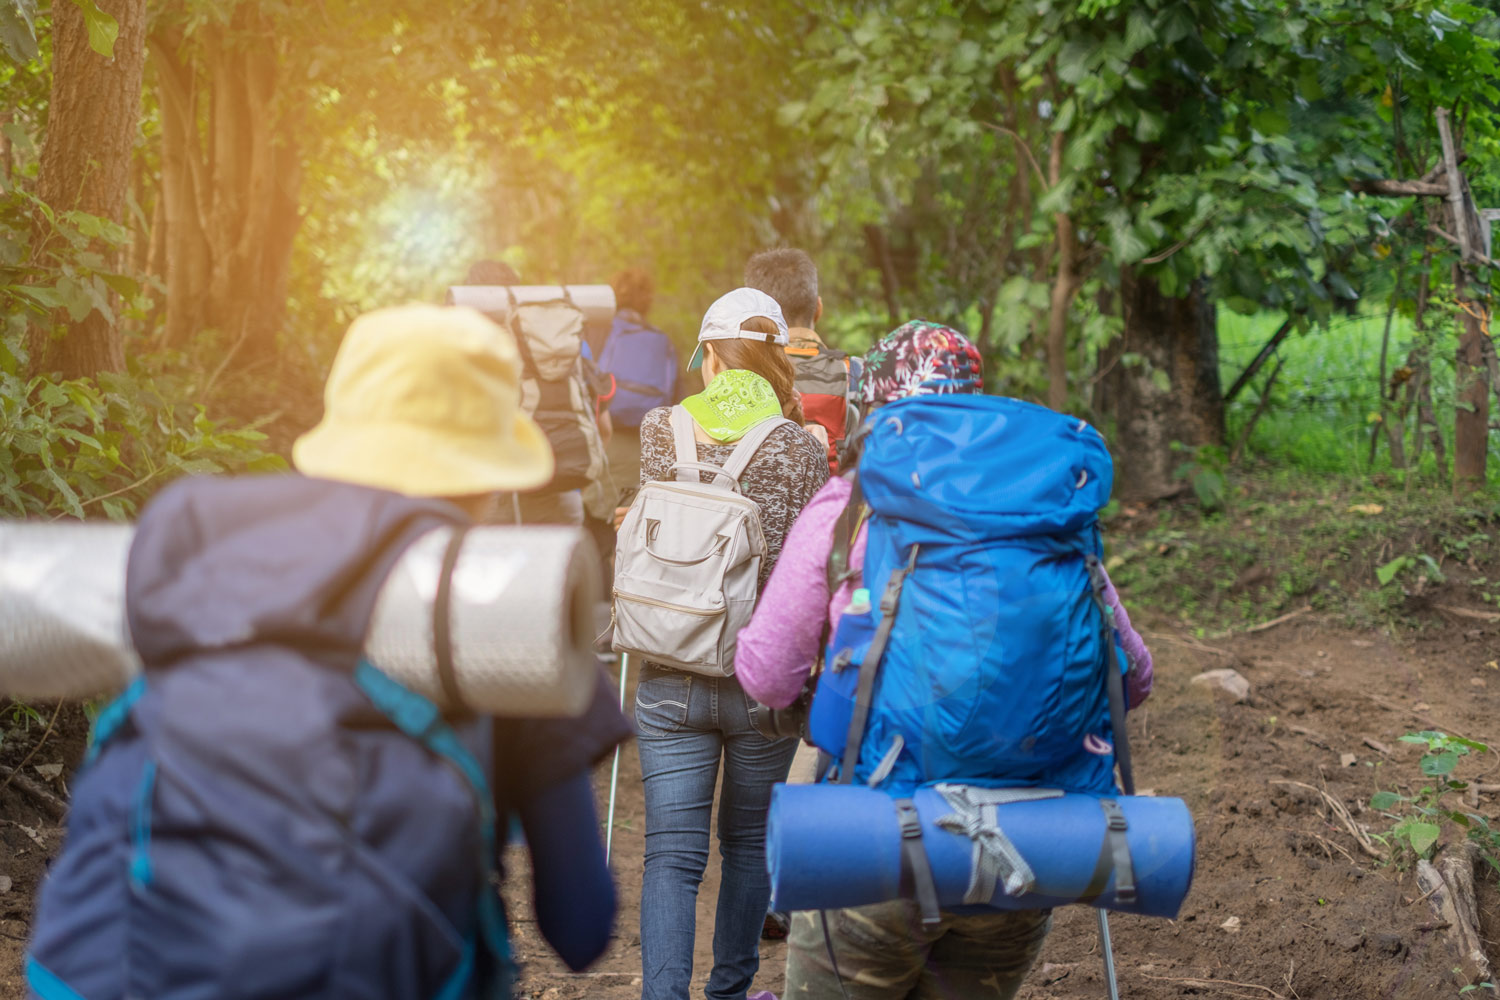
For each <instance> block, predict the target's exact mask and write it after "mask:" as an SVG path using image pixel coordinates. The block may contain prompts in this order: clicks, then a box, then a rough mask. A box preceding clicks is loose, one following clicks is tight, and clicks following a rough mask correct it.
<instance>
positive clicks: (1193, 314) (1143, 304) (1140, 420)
mask: <svg viewBox="0 0 1500 1000" xmlns="http://www.w3.org/2000/svg"><path fill="white" fill-rule="evenodd" d="M1120 300H1121V305H1122V308H1123V311H1124V320H1125V331H1124V334H1123V335H1122V337H1121V341H1120V346H1119V351H1120V353H1122V354H1123V353H1133V354H1138V355H1140V356H1141V358H1142V359H1143V363H1142V364H1139V365H1135V366H1133V367H1129V368H1127V367H1125V366H1124V365H1122V364H1117V365H1115V366H1114V367H1113V369H1112V370H1111V371H1110V373H1109V379H1110V380H1111V381H1112V383H1113V385H1112V386H1111V389H1110V391H1109V392H1108V394H1107V398H1108V400H1109V406H1110V408H1111V409H1112V410H1113V413H1114V417H1115V441H1114V445H1115V459H1116V463H1117V467H1118V479H1117V481H1118V483H1119V484H1120V496H1122V497H1124V498H1126V499H1131V500H1152V499H1158V498H1161V497H1165V496H1170V495H1171V494H1173V493H1175V492H1176V491H1177V489H1178V487H1179V482H1178V477H1177V467H1178V466H1179V465H1180V464H1181V463H1182V462H1183V461H1184V460H1185V458H1186V457H1187V456H1184V455H1183V454H1179V453H1178V452H1175V451H1174V450H1173V448H1172V444H1173V442H1180V443H1181V445H1182V446H1183V447H1185V448H1187V449H1189V450H1191V449H1195V448H1198V447H1201V446H1203V445H1222V444H1223V443H1224V402H1223V390H1222V389H1221V388H1220V383H1219V346H1218V331H1217V329H1216V326H1215V323H1216V318H1217V316H1216V312H1215V309H1214V304H1213V301H1212V300H1211V299H1210V298H1209V297H1208V295H1207V290H1206V289H1205V288H1204V287H1203V286H1202V284H1201V283H1200V284H1198V285H1195V286H1194V288H1193V290H1192V291H1191V293H1190V294H1189V295H1188V296H1187V297H1186V298H1180V299H1174V298H1168V297H1166V296H1165V295H1163V294H1162V293H1161V288H1160V286H1158V285H1157V283H1156V280H1155V279H1154V278H1149V277H1141V276H1139V275H1137V274H1135V273H1134V272H1133V271H1129V272H1127V273H1126V274H1125V275H1124V276H1123V281H1122V285H1121V294H1120ZM1163 375H1165V377H1166V378H1165V380H1163V378H1162V376H1163ZM1163 382H1165V384H1162V383H1163Z"/></svg>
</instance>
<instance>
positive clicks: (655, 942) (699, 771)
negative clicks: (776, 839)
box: [635, 288, 828, 1000]
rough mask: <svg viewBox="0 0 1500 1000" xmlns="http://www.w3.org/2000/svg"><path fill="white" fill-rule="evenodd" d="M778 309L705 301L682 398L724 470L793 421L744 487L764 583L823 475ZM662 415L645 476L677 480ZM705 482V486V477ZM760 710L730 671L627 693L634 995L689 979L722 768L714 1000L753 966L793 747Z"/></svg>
mask: <svg viewBox="0 0 1500 1000" xmlns="http://www.w3.org/2000/svg"><path fill="white" fill-rule="evenodd" d="M786 343H787V326H786V321H785V320H784V319H783V318H782V314H781V307H780V306H779V305H777V304H776V300H774V299H772V298H771V297H770V296H769V295H766V294H765V293H764V292H760V291H756V290H755V289H751V288H739V289H736V290H734V291H732V292H730V293H729V294H727V295H725V296H723V297H722V298H720V299H719V300H718V301H717V302H715V303H714V304H713V305H712V306H710V307H709V310H708V312H707V314H705V315H704V317H703V325H702V327H701V329H700V331H699V333H698V350H697V351H696V352H695V353H694V355H693V360H692V362H691V363H690V365H689V367H690V368H699V367H700V366H701V368H702V371H703V382H704V391H703V392H702V393H701V394H699V395H697V396H693V397H689V398H688V399H687V400H684V402H683V406H684V408H685V409H686V410H687V411H688V412H689V413H690V414H691V415H692V416H693V420H694V436H695V439H696V443H697V460H698V461H699V462H703V463H707V464H712V465H716V466H722V465H723V464H724V463H725V462H727V461H728V460H729V456H730V454H731V453H732V452H733V451H734V442H736V441H738V440H739V439H740V438H742V437H744V436H745V434H746V433H747V432H748V431H749V430H750V429H751V428H752V427H754V426H755V425H756V424H757V423H759V422H760V421H762V420H767V419H772V418H775V417H778V416H786V417H787V418H789V419H790V420H791V421H793V423H792V424H787V425H783V426H781V427H778V428H776V429H775V430H773V431H772V432H771V434H770V435H769V436H768V437H767V438H766V440H765V443H764V444H762V445H761V446H760V448H759V450H758V451H757V452H756V453H755V456H754V458H752V459H751V460H750V463H749V465H748V466H747V467H746V469H745V473H744V475H743V476H741V477H740V489H741V492H742V493H743V494H744V495H745V496H747V497H749V498H750V499H752V500H754V501H755V502H756V504H757V505H758V506H759V507H760V520H761V527H762V530H763V531H764V533H765V540H766V550H767V551H766V558H765V560H764V562H763V563H762V565H761V568H760V581H759V582H760V585H761V586H762V587H763V586H765V582H766V579H767V578H768V577H769V576H770V574H771V569H772V567H773V566H774V565H775V563H776V557H777V556H778V555H779V554H780V552H781V545H782V541H783V540H784V539H785V538H786V533H787V530H788V529H789V528H790V527H791V525H792V522H793V521H795V520H796V519H797V514H798V513H799V512H800V511H801V510H802V508H803V507H804V506H805V505H806V504H807V502H808V501H809V500H811V499H812V497H813V494H815V493H817V491H818V489H819V488H820V487H821V486H822V485H823V483H824V482H825V481H827V479H828V460H827V455H826V452H825V451H824V449H823V446H822V445H820V444H819V443H818V441H817V440H816V439H815V438H814V437H813V436H812V435H811V434H808V433H807V432H806V431H805V430H803V429H802V427H801V424H802V408H801V405H800V402H799V400H798V398H797V392H796V389H795V388H794V387H793V384H792V383H793V377H794V376H793V371H792V366H791V363H790V362H789V361H788V360H787V357H786V354H785V352H784V351H783V350H782V348H783V347H784V346H785V345H786ZM671 412H672V408H671V407H665V406H664V407H659V408H657V409H655V410H652V411H650V412H649V413H647V414H646V416H645V418H644V419H643V420H642V421H641V482H642V483H647V482H651V481H658V480H666V481H670V480H672V479H673V478H674V466H675V465H676V463H677V454H676V447H675V442H674V438H673V432H672V427H671ZM706 481H707V479H705V482H706ZM758 710H759V706H757V705H756V704H755V703H754V702H753V701H752V700H751V699H750V698H749V697H748V696H747V695H746V694H745V692H744V691H743V690H742V689H741V688H740V685H739V682H738V681H737V680H735V678H734V677H732V676H730V677H708V676H702V675H697V674H689V673H685V672H682V671H679V670H675V669H672V668H670V667H664V666H659V665H655V664H651V663H647V664H646V665H645V668H644V670H643V671H642V675H641V681H640V685H639V687H638V688H637V691H636V704H635V719H636V731H637V736H638V739H637V744H636V745H637V747H638V748H639V751H640V757H641V775H642V778H643V779H644V781H645V787H646V858H645V882H644V886H643V889H642V893H641V899H642V906H641V966H642V977H641V982H642V985H641V996H642V998H643V1000H684V998H686V997H687V996H688V989H689V981H690V980H691V978H692V971H693V938H694V922H695V910H696V903H697V896H698V885H699V883H700V882H701V881H702V879H703V872H704V869H705V867H706V866H707V864H708V850H709V830H710V827H711V825H712V811H713V800H714V786H715V785H716V783H717V779H718V773H719V761H720V759H721V758H722V759H723V761H724V783H723V789H722V792H721V794H720V800H719V821H718V830H719V853H720V856H721V857H722V859H723V864H722V871H721V880H720V883H719V900H718V909H717V912H716V914H715V918H714V966H713V971H712V972H711V973H710V974H709V979H708V985H707V987H706V990H705V993H706V995H707V996H708V998H709V1000H744V997H745V996H746V991H747V990H748V989H749V988H750V984H751V981H752V980H753V979H754V978H755V973H756V970H757V969H758V967H759V965H760V956H759V952H758V944H759V939H760V931H761V925H762V923H763V920H764V917H765V913H766V904H767V903H768V902H769V900H770V895H771V887H770V879H769V877H768V876H767V874H766V860H765V826H766V812H767V809H768V808H769V806H770V800H771V788H772V786H773V785H775V784H776V783H777V782H780V781H784V780H785V779H786V775H787V769H788V768H789V767H790V766H791V762H792V755H793V754H794V753H795V752H796V749H797V741H796V740H769V739H767V738H765V737H764V736H762V735H761V734H760V733H759V732H758V731H757V729H756V726H755V713H756V712H757V711H758Z"/></svg>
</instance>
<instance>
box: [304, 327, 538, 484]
mask: <svg viewBox="0 0 1500 1000" xmlns="http://www.w3.org/2000/svg"><path fill="white" fill-rule="evenodd" d="M520 378H521V357H520V353H519V352H518V351H517V350H516V344H515V340H514V339H513V338H512V337H511V335H510V333H508V332H507V331H505V330H502V329H501V328H500V327H499V326H497V325H496V324H494V323H492V322H491V321H490V320H488V319H486V318H485V317H484V316H482V315H480V314H479V313H477V312H475V311H474V310H472V309H466V308H455V307H441V306H430V305H407V306H398V307H394V308H390V309H381V310H377V311H375V312H371V313H366V314H365V315H363V316H361V317H359V318H358V319H356V320H355V321H354V323H353V325H351V326H350V327H349V332H348V333H347V334H345V336H344V341H343V343H342V344H340V345H339V350H338V354H337V356H335V358H334V360H333V369H332V371H330V372H329V374H328V382H327V385H326V386H325V387H324V413H323V419H322V421H321V422H320V423H319V424H318V425H317V426H316V427H314V428H313V429H312V430H311V431H308V432H307V433H306V434H304V435H303V436H302V437H301V438H299V439H298V440H297V443H296V444H295V445H294V446H293V448H292V461H293V463H294V464H295V465H296V466H297V468H298V470H299V471H301V472H302V473H304V474H305V475H309V476H313V477H316V478H319V479H332V480H338V481H340V482H346V483H356V484H359V485H362V486H373V487H376V488H378V489H385V490H391V491H393V492H396V493H403V494H405V495H407V496H415V497H446V498H450V499H455V498H463V497H486V496H488V495H490V494H494V493H498V492H500V491H503V490H526V489H532V488H534V487H537V486H541V485H543V484H544V483H546V482H547V481H548V480H549V479H551V478H552V450H551V448H550V447H549V446H548V444H547V439H546V437H545V436H544V435H543V434H542V431H541V429H540V428H539V427H537V425H536V423H535V422H534V421H533V420H532V419H531V417H529V416H527V415H526V413H524V412H523V411H522V410H521V392H520Z"/></svg>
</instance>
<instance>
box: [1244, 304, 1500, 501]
mask: <svg viewBox="0 0 1500 1000" xmlns="http://www.w3.org/2000/svg"><path fill="white" fill-rule="evenodd" d="M1281 321H1282V317H1281V316H1280V315H1278V314H1268V313H1261V314H1258V315H1255V316H1242V315H1239V314H1236V313H1230V312H1228V311H1226V310H1221V311H1220V314H1219V369H1220V375H1221V378H1222V380H1223V384H1224V387H1225V388H1226V389H1228V387H1229V386H1230V385H1232V384H1233V383H1234V380H1235V379H1236V378H1237V377H1238V376H1239V374H1240V372H1241V371H1243V370H1244V368H1245V366H1246V365H1247V364H1249V362H1250V360H1251V359H1252V358H1254V357H1255V355H1256V353H1257V352H1258V351H1259V350H1260V348H1261V347H1262V346H1263V345H1264V344H1265V343H1266V341H1268V340H1269V339H1270V337H1271V335H1272V334H1273V333H1274V332H1275V331H1276V329H1277V327H1278V326H1280V324H1281ZM1384 325H1385V316H1384V313H1381V314H1380V315H1378V316H1376V315H1367V316H1355V317H1338V318H1336V319H1334V320H1332V321H1331V323H1330V324H1329V326H1328V327H1327V328H1320V329H1313V330H1310V331H1308V332H1307V333H1305V334H1295V333H1294V334H1293V335H1292V336H1291V337H1289V338H1288V339H1287V340H1286V341H1284V342H1283V343H1282V345H1281V347H1280V348H1279V349H1278V350H1279V353H1280V355H1281V356H1282V357H1284V358H1285V359H1286V366H1285V367H1284V368H1283V369H1282V372H1281V376H1280V378H1279V379H1278V380H1277V384H1276V388H1275V389H1274V390H1273V393H1272V397H1271V406H1270V409H1269V410H1268V411H1267V412H1266V413H1265V414H1264V415H1262V417H1261V418H1260V420H1259V422H1257V423H1256V425H1255V429H1254V431H1253V433H1252V434H1251V437H1250V441H1249V443H1248V446H1247V449H1246V457H1247V458H1256V459H1260V460H1263V461H1264V462H1267V463H1269V464H1272V465H1275V466H1280V467H1282V468H1286V469H1290V470H1295V471H1299V472H1306V473H1314V474H1318V475H1336V476H1351V477H1365V476H1368V475H1370V474H1371V473H1375V474H1388V475H1391V476H1392V478H1393V480H1394V481H1397V482H1400V481H1404V478H1405V477H1404V475H1403V474H1402V473H1400V472H1399V471H1397V470H1393V469H1392V468H1391V463H1390V454H1389V452H1388V451H1387V449H1386V447H1385V440H1384V435H1382V440H1381V444H1380V448H1379V450H1378V452H1377V455H1376V461H1375V464H1374V466H1373V467H1371V466H1369V465H1368V464H1367V460H1368V457H1369V447H1370V432H1371V428H1372V426H1373V423H1372V419H1371V418H1372V416H1373V415H1374V414H1376V413H1378V412H1379V410H1380V396H1379V386H1378V383H1379V380H1380V341H1381V335H1382V331H1383V329H1384ZM1413 335H1414V331H1413V330H1412V326H1411V321H1410V320H1409V319H1407V318H1405V317H1402V316H1397V317H1396V319H1395V322H1394V323H1393V325H1392V327H1391V351H1390V358H1389V360H1388V362H1387V371H1388V372H1389V371H1391V370H1394V369H1395V368H1397V367H1399V366H1400V365H1401V364H1403V363H1404V362H1405V360H1406V355H1407V352H1408V351H1409V350H1410V347H1411V343H1412V339H1413ZM1456 341H1457V335H1456V332H1455V331H1454V330H1453V329H1452V328H1451V325H1450V328H1449V329H1447V330H1446V331H1444V332H1440V333H1438V334H1437V335H1436V343H1435V345H1434V348H1433V355H1434V356H1433V390H1432V394H1433V405H1434V407H1435V408H1436V413H1437V419H1438V423H1439V425H1440V426H1441V429H1442V433H1443V437H1444V440H1445V441H1446V443H1447V447H1448V461H1449V468H1450V470H1451V463H1452V454H1453V352H1454V348H1455V346H1456ZM1275 364H1276V361H1275V359H1272V360H1270V361H1268V362H1267V363H1266V365H1265V366H1264V367H1263V368H1262V369H1261V372H1260V374H1257V375H1256V377H1255V379H1254V380H1253V381H1252V382H1251V383H1250V385H1248V386H1247V387H1246V388H1245V389H1244V390H1243V391H1242V392H1241V393H1240V395H1239V398H1237V399H1236V400H1235V401H1234V402H1233V403H1232V404H1231V405H1230V407H1229V412H1228V415H1227V417H1228V425H1229V440H1230V441H1231V442H1233V441H1236V440H1238V439H1239V436H1240V433H1241V431H1242V430H1243V428H1244V426H1245V424H1246V423H1247V422H1248V421H1249V419H1250V416H1251V414H1252V413H1254V411H1255V407H1256V404H1257V403H1258V402H1259V399H1260V393H1261V392H1262V390H1263V388H1264V385H1265V381H1266V378H1267V377H1268V376H1269V374H1270V372H1271V369H1272V368H1274V367H1275ZM1415 425H1416V420H1415V414H1413V415H1411V417H1410V418H1409V419H1408V424H1407V427H1408V432H1407V435H1406V441H1407V453H1408V455H1410V454H1411V452H1412V431H1413V429H1414V428H1415ZM1489 471H1490V482H1491V483H1492V484H1497V485H1500V435H1495V434H1492V435H1491V441H1490V462H1489ZM1417 478H1418V479H1419V480H1421V481H1426V482H1434V481H1435V480H1436V479H1437V478H1438V476H1437V469H1436V465H1435V462H1434V459H1433V455H1432V451H1431V449H1430V448H1428V447H1425V443H1424V448H1423V453H1422V457H1421V459H1420V462H1419V465H1418V469H1417Z"/></svg>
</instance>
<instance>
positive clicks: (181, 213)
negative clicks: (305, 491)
mask: <svg viewBox="0 0 1500 1000" xmlns="http://www.w3.org/2000/svg"><path fill="white" fill-rule="evenodd" d="M202 43H203V44H202V48H203V52H204V57H203V59H202V63H203V65H199V64H198V63H197V62H195V61H194V59H193V58H192V57H191V56H190V55H186V54H184V49H183V46H182V42H181V39H179V38H170V37H161V38H153V39H152V54H153V56H154V57H155V61H156V65H157V68H158V79H159V80H160V83H161V106H162V197H163V199H164V200H165V203H166V216H167V252H166V257H167V266H166V277H167V288H168V292H167V321H166V324H165V327H164V330H163V339H164V341H165V343H166V344H167V345H169V346H181V345H183V344H186V343H187V342H188V341H189V340H190V339H191V338H192V337H193V336H194V335H195V334H197V333H198V332H200V331H202V330H205V329H214V330H218V331H219V332H220V333H221V334H223V335H224V336H225V338H226V340H227V344H226V349H228V350H230V351H233V352H236V353H238V354H239V355H240V356H241V357H244V356H256V355H265V354H269V353H271V352H272V351H273V350H274V349H275V337H276V333H277V332H278V331H279V330H280V327H281V322H282V319H283V318H284V316H285V311H286V291H287V278H288V273H287V272H288V268H289V265H290V262H291V252H292V242H293V240H294V238H295V237H296V234H297V230H298V228H299V227H300V225H301V216H300V214H299V212H298V198H299V193H300V187H301V178H302V164H301V160H300V155H299V151H298V148H297V144H296V141H295V139H294V136H295V134H296V127H297V122H298V118H297V116H298V113H299V111H300V108H299V106H298V105H297V103H296V102H295V101H292V100H285V99H283V100H277V86H278V83H279V81H280V79H281V78H282V72H281V68H280V64H281V60H282V57H283V53H282V51H281V47H280V46H278V44H277V42H276V39H275V38H274V36H273V34H272V32H271V30H270V27H269V25H268V24H267V23H266V21H265V18H264V17H263V15H261V14H260V13H259V12H258V10H257V9H256V8H255V5H253V4H242V5H240V7H239V8H238V9H237V10H236V12H235V16H234V19H233V21H232V22H231V24H230V26H229V28H228V29H227V30H225V29H218V28H214V29H205V34H204V37H203V39H202ZM199 95H208V99H209V108H208V115H207V120H208V128H207V129H206V131H205V130H204V129H201V128H200V127H199V119H200V106H199V103H200V102H199Z"/></svg>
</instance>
